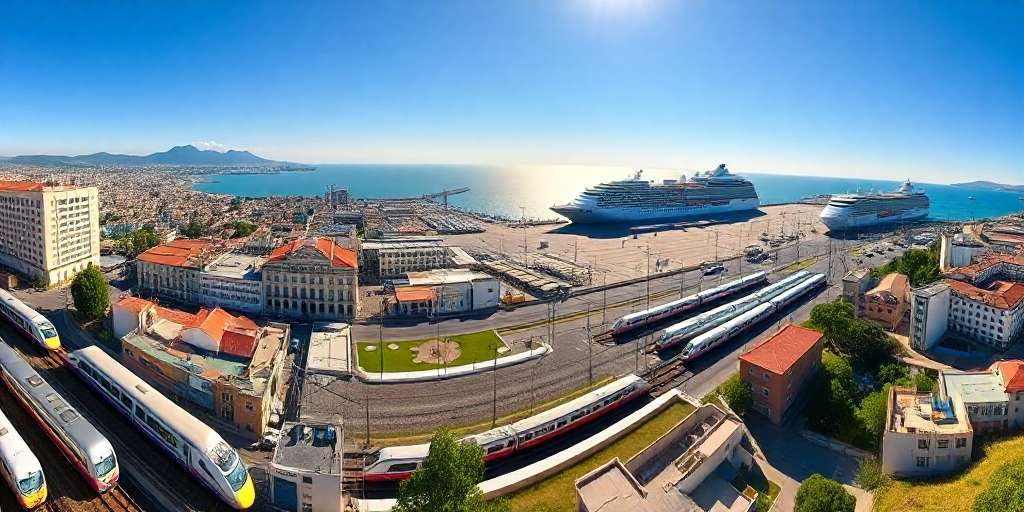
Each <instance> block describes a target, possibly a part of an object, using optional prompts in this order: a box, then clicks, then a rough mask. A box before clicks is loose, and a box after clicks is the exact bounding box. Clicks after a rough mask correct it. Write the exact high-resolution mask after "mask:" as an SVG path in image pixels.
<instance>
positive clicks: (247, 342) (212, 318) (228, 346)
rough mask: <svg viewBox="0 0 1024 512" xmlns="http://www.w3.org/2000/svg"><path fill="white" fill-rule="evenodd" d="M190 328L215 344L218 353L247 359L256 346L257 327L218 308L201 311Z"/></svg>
mask: <svg viewBox="0 0 1024 512" xmlns="http://www.w3.org/2000/svg"><path fill="white" fill-rule="evenodd" d="M191 327H195V328H198V329H200V330H202V331H203V332H205V333H206V334H207V335H208V336H209V337H210V338H211V339H213V340H214V341H216V342H217V345H218V346H219V347H220V352H223V353H228V354H232V355H236V356H243V357H249V356H251V355H252V351H253V349H254V348H255V346H256V337H257V334H258V330H259V326H257V325H256V323H255V322H253V321H252V320H249V319H248V318H246V317H244V316H237V317H236V316H232V315H231V314H230V313H228V312H227V311H224V310H223V309H220V308H213V309H212V310H211V309H205V308H204V309H201V310H199V313H198V314H196V317H195V321H194V322H193V323H192V325H191Z"/></svg>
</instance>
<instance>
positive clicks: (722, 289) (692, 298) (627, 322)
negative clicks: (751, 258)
mask: <svg viewBox="0 0 1024 512" xmlns="http://www.w3.org/2000/svg"><path fill="white" fill-rule="evenodd" d="M767 280H768V273H766V272H755V273H753V274H750V275H749V276H746V277H743V278H740V279H736V280H733V281H729V282H728V283H725V284H723V285H721V286H716V287H714V288H709V289H707V290H704V291H702V292H700V293H695V294H693V295H689V296H686V297H683V298H681V299H678V300H674V301H672V302H666V303H665V304H660V305H657V306H654V307H652V308H650V309H645V310H643V311H637V312H636V313H630V314H628V315H625V316H623V317H621V318H619V319H618V320H616V321H615V323H613V324H612V334H615V335H618V334H622V333H624V332H626V331H629V330H632V329H635V328H637V327H640V326H642V325H648V324H653V323H657V322H660V321H662V320H665V319H666V318H671V317H673V316H676V315H678V314H681V313H685V312H687V311H689V310H691V309H693V308H695V307H698V306H700V305H702V304H709V303H711V302H714V301H716V300H718V299H721V298H723V297H728V296H729V295H732V294H734V293H736V292H739V291H741V290H744V289H747V288H749V287H751V286H755V285H758V284H761V283H764V282H765V281H767Z"/></svg>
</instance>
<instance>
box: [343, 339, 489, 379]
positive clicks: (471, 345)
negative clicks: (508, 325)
mask: <svg viewBox="0 0 1024 512" xmlns="http://www.w3.org/2000/svg"><path fill="white" fill-rule="evenodd" d="M441 340H442V341H445V340H449V341H454V342H456V343H458V344H459V349H460V351H461V354H460V355H459V357H458V358H456V359H455V361H452V362H451V364H449V365H448V366H459V365H463V364H470V363H476V362H479V361H490V360H491V359H494V351H495V348H496V347H503V346H504V344H503V343H502V342H501V339H499V338H498V335H497V334H495V333H494V331H480V332H472V333H468V334H457V335H455V336H441ZM428 341H434V338H428V339H422V340H409V341H385V342H384V352H383V353H384V371H385V372H414V371H419V370H433V369H435V368H440V367H441V366H442V365H439V364H432V363H414V362H413V359H415V358H416V354H415V353H414V352H413V351H412V350H410V349H412V348H413V347H418V346H420V345H422V344H424V343H426V342H428ZM392 343H393V344H395V345H398V348H397V349H395V350H391V349H389V348H388V345H390V344H392ZM367 347H373V350H366V348H367ZM380 348H381V347H380V345H379V344H378V343H377V342H363V343H356V349H357V350H358V351H359V366H361V367H362V368H363V370H365V371H366V372H368V373H374V372H379V371H380V361H381V359H380V354H381V351H380ZM499 355H500V354H499ZM506 355H507V354H506Z"/></svg>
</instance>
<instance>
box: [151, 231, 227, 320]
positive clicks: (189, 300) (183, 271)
mask: <svg viewBox="0 0 1024 512" xmlns="http://www.w3.org/2000/svg"><path fill="white" fill-rule="evenodd" d="M212 248H213V243H212V242H210V241H209V240H188V239H181V240H173V241H170V242H168V243H166V244H161V245H158V246H156V247H153V248H151V249H149V250H148V251H146V252H144V253H142V254H140V255H139V256H138V258H136V259H135V272H136V277H137V279H138V291H139V293H140V294H142V295H145V296H154V297H161V298H165V299H170V300H172V301H176V302H180V303H185V304H200V303H201V302H202V300H203V297H202V287H201V283H200V279H199V273H200V272H201V271H202V269H203V264H204V263H205V262H206V261H207V260H208V259H209V257H210V255H211V250H212Z"/></svg>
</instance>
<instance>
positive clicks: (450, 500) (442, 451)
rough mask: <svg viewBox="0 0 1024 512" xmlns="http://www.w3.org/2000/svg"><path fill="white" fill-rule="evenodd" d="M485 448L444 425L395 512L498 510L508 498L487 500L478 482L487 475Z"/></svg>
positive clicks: (403, 489) (400, 494)
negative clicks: (464, 439) (460, 438)
mask: <svg viewBox="0 0 1024 512" xmlns="http://www.w3.org/2000/svg"><path fill="white" fill-rule="evenodd" d="M483 456H484V452H483V449H482V448H480V447H479V446H477V445H475V444H473V443H463V442H461V441H459V440H458V439H457V438H456V437H455V435H454V434H452V432H451V431H450V430H448V429H446V428H441V429H439V430H437V431H436V432H434V436H433V438H432V439H431V440H430V450H429V451H428V452H427V457H426V458H425V459H424V460H423V464H422V466H421V467H420V468H419V469H417V470H416V472H414V473H413V475H412V477H411V478H409V479H408V480H406V481H404V482H402V484H401V486H400V487H399V488H398V503H397V504H396V505H395V507H394V508H393V509H392V510H394V511H395V512H434V511H439V512H491V511H494V512H498V511H506V510H508V506H507V504H506V503H505V502H504V501H500V500H499V501H495V502H488V501H485V500H484V498H483V495H482V494H481V492H480V488H479V487H477V484H478V483H479V482H480V480H481V479H483V476H484V462H483Z"/></svg>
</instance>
